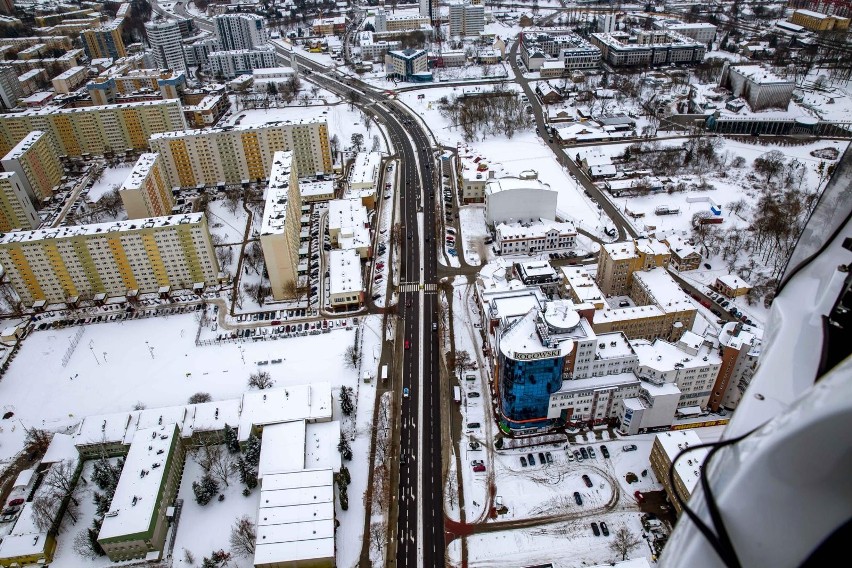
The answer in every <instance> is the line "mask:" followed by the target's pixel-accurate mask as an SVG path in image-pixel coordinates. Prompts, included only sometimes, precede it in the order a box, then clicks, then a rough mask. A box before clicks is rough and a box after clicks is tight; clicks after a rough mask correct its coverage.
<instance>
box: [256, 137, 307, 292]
mask: <svg viewBox="0 0 852 568" xmlns="http://www.w3.org/2000/svg"><path fill="white" fill-rule="evenodd" d="M301 207H302V199H301V196H300V195H299V180H298V176H297V175H296V168H295V167H294V164H293V152H275V155H274V157H273V162H272V169H271V171H270V172H269V183H268V185H267V188H266V204H265V205H264V208H263V222H262V224H261V229H260V247H261V250H263V260H264V262H265V264H266V272H267V273H268V274H269V284H270V285H271V287H272V297H273V298H274V299H275V300H283V299H285V298H292V297H293V296H295V294H296V290H297V287H298V266H299V232H300V228H301V227H300V223H299V218H300V215H301Z"/></svg>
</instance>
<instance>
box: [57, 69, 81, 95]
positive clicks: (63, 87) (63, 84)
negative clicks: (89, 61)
mask: <svg viewBox="0 0 852 568" xmlns="http://www.w3.org/2000/svg"><path fill="white" fill-rule="evenodd" d="M87 76H88V75H87V74H86V68H85V67H83V66H82V65H78V66H77V67H72V68H71V69H67V70H65V71H63V72H62V73H60V74H59V75H57V76H56V77H54V78H53V81H51V82H52V83H53V90H54V91H56V92H57V93H63V94H68V93H70V92H72V91H76V90H77V88H78V87H79V86H80V85H82V84H83V83H85V82H86V77H87Z"/></svg>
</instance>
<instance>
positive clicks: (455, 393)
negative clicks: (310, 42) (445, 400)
mask: <svg viewBox="0 0 852 568" xmlns="http://www.w3.org/2000/svg"><path fill="white" fill-rule="evenodd" d="M453 400H455V401H456V402H461V388H459V387H457V386H456V387H453Z"/></svg>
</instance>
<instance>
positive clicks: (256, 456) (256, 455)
mask: <svg viewBox="0 0 852 568" xmlns="http://www.w3.org/2000/svg"><path fill="white" fill-rule="evenodd" d="M243 455H244V456H245V460H246V463H248V464H249V465H250V466H252V467H257V465H258V464H259V463H260V438H258V437H257V436H255V435H254V432H252V434H251V435H250V436H249V439H248V441H247V442H246V449H245V452H244V453H243Z"/></svg>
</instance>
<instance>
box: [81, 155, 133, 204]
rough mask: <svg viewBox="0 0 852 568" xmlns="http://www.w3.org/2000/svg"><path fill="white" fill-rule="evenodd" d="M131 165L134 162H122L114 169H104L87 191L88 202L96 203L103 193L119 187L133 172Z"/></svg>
mask: <svg viewBox="0 0 852 568" xmlns="http://www.w3.org/2000/svg"><path fill="white" fill-rule="evenodd" d="M133 165H134V162H124V163H121V164H118V165H116V166H114V167H107V168H104V170H103V172H102V173H101V176H100V177H99V178H98V180H97V181H96V182H95V183H94V184H92V187H91V188H90V189H89V192H88V194H87V197H88V199H89V201H91V202H92V203H96V202H97V201H98V199H100V198H101V197H103V195H104V194H105V193H109V192H110V191H112V190H113V189H118V188H119V187H121V184H123V183H124V180H126V179H127V176H129V175H130V172H131V171H132V170H133Z"/></svg>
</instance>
